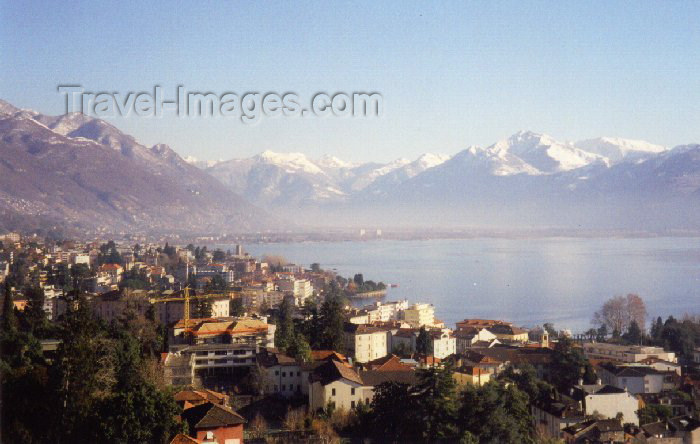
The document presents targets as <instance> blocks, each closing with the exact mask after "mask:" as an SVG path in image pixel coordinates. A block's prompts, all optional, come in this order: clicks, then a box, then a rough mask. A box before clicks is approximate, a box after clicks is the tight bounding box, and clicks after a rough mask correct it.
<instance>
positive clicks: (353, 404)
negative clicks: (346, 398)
mask: <svg viewBox="0 0 700 444" xmlns="http://www.w3.org/2000/svg"><path fill="white" fill-rule="evenodd" d="M350 408H351V409H354V408H355V401H350Z"/></svg>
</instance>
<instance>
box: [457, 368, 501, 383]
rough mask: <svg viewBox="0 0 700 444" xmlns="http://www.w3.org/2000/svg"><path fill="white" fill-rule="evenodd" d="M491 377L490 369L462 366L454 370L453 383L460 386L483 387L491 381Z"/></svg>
mask: <svg viewBox="0 0 700 444" xmlns="http://www.w3.org/2000/svg"><path fill="white" fill-rule="evenodd" d="M491 376H493V370H492V369H490V368H483V367H480V366H478V365H462V366H460V367H458V368H456V369H455V371H454V374H453V377H454V379H455V381H457V384H459V385H460V386H465V385H467V384H471V385H484V384H486V383H487V382H489V381H490V380H491Z"/></svg>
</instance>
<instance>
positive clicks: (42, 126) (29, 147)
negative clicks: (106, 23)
mask: <svg viewBox="0 0 700 444" xmlns="http://www.w3.org/2000/svg"><path fill="white" fill-rule="evenodd" d="M30 222H31V225H34V226H36V227H41V226H44V227H45V226H50V225H58V226H61V227H68V228H73V229H83V230H101V231H106V232H115V231H127V230H128V231H143V232H146V231H152V232H163V231H171V232H197V233H211V232H217V233H221V232H243V231H258V230H260V229H264V228H268V227H270V226H273V225H275V224H276V222H275V220H274V219H273V218H271V217H270V216H269V215H267V214H266V213H265V212H264V211H262V210H260V209H258V208H256V207H255V206H253V205H251V204H250V203H248V202H246V201H245V200H244V199H242V198H241V197H239V196H237V195H236V194H234V193H232V192H231V191H230V190H229V189H228V188H227V187H225V186H224V185H223V184H221V183H220V182H218V181H217V180H216V179H214V178H213V177H211V176H210V175H208V174H206V173H205V172H203V171H202V170H200V169H198V168H196V167H194V166H193V165H190V164H189V163H187V162H186V161H184V160H183V159H182V158H181V157H180V156H179V155H178V154H177V153H176V152H175V151H173V150H172V149H170V148H169V147H168V146H167V145H162V144H159V145H154V146H152V147H150V148H149V147H145V146H143V145H141V144H139V143H138V142H137V141H136V140H135V139H134V138H133V137H132V136H129V135H127V134H124V133H122V132H121V131H119V130H118V129H117V128H115V127H114V126H112V125H110V124H109V123H107V122H105V121H102V120H99V119H94V118H91V117H88V116H85V115H83V114H78V113H72V114H66V115H63V116H56V117H54V116H45V115H42V114H39V113H36V112H33V111H27V110H20V109H18V108H16V107H14V106H12V105H10V104H8V103H7V102H4V101H0V226H4V227H5V228H25V229H27V228H29V227H27V226H24V227H23V226H21V225H23V224H24V225H29V224H30ZM31 228H34V227H31Z"/></svg>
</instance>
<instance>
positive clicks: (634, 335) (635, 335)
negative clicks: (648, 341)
mask: <svg viewBox="0 0 700 444" xmlns="http://www.w3.org/2000/svg"><path fill="white" fill-rule="evenodd" d="M622 337H623V338H624V339H625V340H626V341H627V342H629V343H631V344H636V345H641V343H642V330H641V329H640V328H639V324H637V321H635V320H634V319H633V320H632V322H631V323H630V326H629V328H628V329H627V333H625V334H624V335H622Z"/></svg>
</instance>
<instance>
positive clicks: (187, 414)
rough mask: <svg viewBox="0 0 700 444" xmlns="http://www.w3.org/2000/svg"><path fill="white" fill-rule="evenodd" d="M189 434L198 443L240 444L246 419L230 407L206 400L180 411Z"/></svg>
mask: <svg viewBox="0 0 700 444" xmlns="http://www.w3.org/2000/svg"><path fill="white" fill-rule="evenodd" d="M181 417H182V420H183V421H186V422H187V425H188V427H189V434H190V436H191V437H192V438H195V439H196V440H197V442H198V443H212V444H214V443H219V444H240V443H242V442H243V424H245V422H246V420H245V419H244V418H243V417H242V416H241V415H239V414H238V413H236V412H234V411H233V410H231V409H230V408H228V407H226V406H224V405H220V404H214V403H211V402H207V403H204V404H200V405H197V406H194V407H190V408H189V409H187V410H185V411H183V412H182V415H181Z"/></svg>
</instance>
